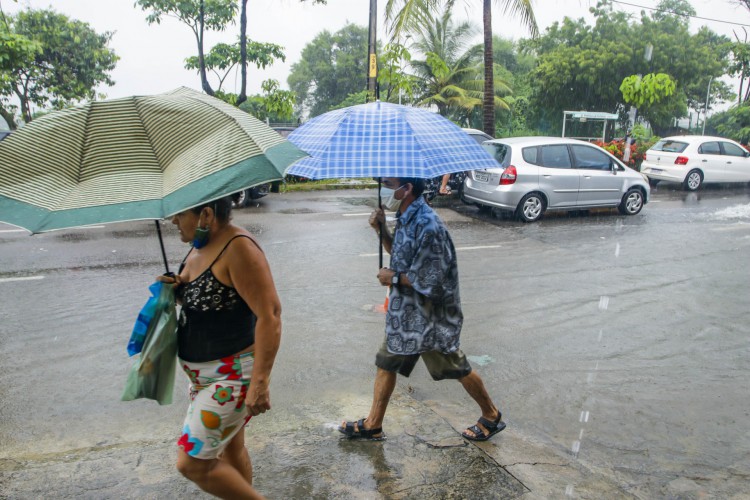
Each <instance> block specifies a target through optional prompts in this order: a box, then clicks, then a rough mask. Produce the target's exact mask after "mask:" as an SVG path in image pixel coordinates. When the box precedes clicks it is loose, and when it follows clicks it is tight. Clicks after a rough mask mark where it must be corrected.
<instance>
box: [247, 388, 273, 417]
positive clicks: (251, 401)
mask: <svg viewBox="0 0 750 500" xmlns="http://www.w3.org/2000/svg"><path fill="white" fill-rule="evenodd" d="M245 406H247V411H248V413H250V415H252V416H253V417H255V416H257V415H260V414H261V413H265V412H266V411H268V410H270V409H271V391H270V390H269V388H268V383H256V382H255V381H254V380H251V381H250V388H249V389H248V391H247V396H245Z"/></svg>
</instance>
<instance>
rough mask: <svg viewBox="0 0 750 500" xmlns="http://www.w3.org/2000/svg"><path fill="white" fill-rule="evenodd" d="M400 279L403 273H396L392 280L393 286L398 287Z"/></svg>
mask: <svg viewBox="0 0 750 500" xmlns="http://www.w3.org/2000/svg"><path fill="white" fill-rule="evenodd" d="M400 279H401V273H400V272H398V271H396V273H395V274H394V275H393V277H392V278H391V286H398V285H399V280H400Z"/></svg>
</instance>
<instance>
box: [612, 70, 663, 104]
mask: <svg viewBox="0 0 750 500" xmlns="http://www.w3.org/2000/svg"><path fill="white" fill-rule="evenodd" d="M675 87H676V85H675V83H674V80H672V78H671V77H670V76H669V75H667V74H664V73H658V74H654V73H649V74H648V75H646V76H644V77H641V76H640V75H631V76H628V77H626V78H625V79H624V80H623V81H622V84H621V85H620V92H622V97H623V99H624V100H625V102H626V103H628V104H632V105H633V106H635V107H642V106H643V105H649V104H654V103H658V102H660V101H661V100H662V99H664V98H666V97H669V96H671V95H672V94H674V89H675Z"/></svg>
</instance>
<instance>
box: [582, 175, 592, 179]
mask: <svg viewBox="0 0 750 500" xmlns="http://www.w3.org/2000/svg"><path fill="white" fill-rule="evenodd" d="M583 177H584V178H586V179H591V176H590V175H584V176H583Z"/></svg>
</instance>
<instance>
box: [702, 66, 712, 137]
mask: <svg viewBox="0 0 750 500" xmlns="http://www.w3.org/2000/svg"><path fill="white" fill-rule="evenodd" d="M713 79H714V77H713V76H712V77H711V78H709V79H708V89H707V90H706V111H704V112H703V132H702V133H701V135H706V120H708V100H709V98H710V96H711V80H713Z"/></svg>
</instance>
